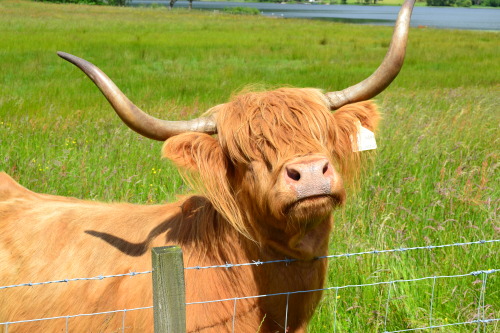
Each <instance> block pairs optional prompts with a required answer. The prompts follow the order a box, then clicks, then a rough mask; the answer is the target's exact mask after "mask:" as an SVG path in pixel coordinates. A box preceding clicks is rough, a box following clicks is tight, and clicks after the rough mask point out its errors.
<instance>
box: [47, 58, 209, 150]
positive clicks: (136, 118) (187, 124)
mask: <svg viewBox="0 0 500 333" xmlns="http://www.w3.org/2000/svg"><path fill="white" fill-rule="evenodd" d="M57 55H59V56H60V57H61V58H63V59H65V60H67V61H69V62H70V63H72V64H73V65H75V66H77V67H78V68H80V69H81V70H82V71H83V72H84V73H85V74H87V76H88V77H89V78H90V79H91V80H92V81H93V82H94V83H95V85H96V86H97V87H98V88H99V89H100V90H101V92H102V93H103V94H104V96H105V97H106V99H107V100H108V101H109V103H110V104H111V106H112V107H113V109H115V111H116V113H117V114H118V116H120V118H121V119H122V120H123V122H124V123H125V124H127V126H128V127H130V128H131V129H133V130H134V131H136V132H137V133H139V134H141V135H143V136H145V137H147V138H150V139H154V140H158V141H165V140H166V139H168V138H169V137H171V136H174V135H177V134H180V133H184V132H202V133H207V134H215V133H216V132H217V127H216V122H215V119H214V118H213V117H208V118H196V119H193V120H189V121H168V120H162V119H157V118H155V117H152V116H150V115H148V114H146V113H145V112H144V111H142V110H141V109H139V108H138V107H137V106H135V105H134V103H132V102H131V101H130V100H129V99H128V98H127V96H125V94H124V93H123V92H121V90H120V89H119V88H118V87H117V86H116V85H115V84H114V83H113V81H111V79H110V78H109V77H108V76H107V75H106V74H104V72H103V71H101V70H100V69H99V68H97V67H96V66H95V65H93V64H91V63H90V62H88V61H86V60H83V59H81V58H78V57H76V56H74V55H72V54H69V53H65V52H57Z"/></svg>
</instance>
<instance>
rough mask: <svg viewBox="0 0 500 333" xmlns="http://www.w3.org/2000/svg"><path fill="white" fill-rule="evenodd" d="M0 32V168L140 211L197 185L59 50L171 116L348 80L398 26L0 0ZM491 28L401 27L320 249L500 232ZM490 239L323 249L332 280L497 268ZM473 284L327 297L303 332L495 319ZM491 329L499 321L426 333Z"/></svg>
mask: <svg viewBox="0 0 500 333" xmlns="http://www.w3.org/2000/svg"><path fill="white" fill-rule="evenodd" d="M0 31H1V37H0V66H1V74H0V171H1V170H3V171H5V172H7V173H8V174H10V175H11V176H12V177H14V178H15V179H16V180H17V181H19V182H20V183H21V184H23V185H24V186H26V187H28V188H29V189H31V190H33V191H36V192H43V193H50V194H58V195H63V196H73V197H78V198H82V199H89V200H100V201H127V202H134V203H145V204H146V203H147V204H157V203H162V202H165V201H173V200H175V199H176V197H177V196H178V195H182V194H187V193H190V189H189V187H188V186H187V185H186V184H185V183H184V182H183V180H182V179H181V178H180V176H179V174H178V172H177V170H176V169H175V168H174V167H173V165H172V164H171V163H170V162H169V161H167V160H162V159H161V158H160V149H161V145H162V144H161V142H153V141H150V140H147V139H145V138H142V137H140V136H139V135H137V134H136V133H134V132H132V131H130V130H129V129H128V128H127V127H126V126H125V125H123V124H122V123H121V121H120V120H119V119H118V117H117V116H116V115H115V114H114V112H113V111H112V109H111V108H110V106H109V105H108V104H107V102H106V101H105V99H104V98H103V97H102V96H101V94H100V92H99V91H98V90H97V89H96V88H95V86H93V84H92V83H91V82H90V80H89V79H88V78H87V77H85V76H84V74H82V73H81V72H79V71H78V70H77V69H76V68H75V67H73V66H72V65H70V64H68V63H67V62H65V61H63V60H62V59H60V58H58V57H57V56H56V51H65V52H68V53H72V54H75V55H77V56H80V57H83V58H85V59H87V60H89V61H91V62H93V63H95V64H96V65H98V66H99V67H100V68H101V69H103V70H104V71H105V72H106V73H107V74H108V75H109V76H110V77H111V78H112V79H113V80H114V81H115V83H117V85H118V86H119V87H120V88H121V89H122V90H123V91H124V92H125V93H126V94H127V95H128V96H129V98H131V99H132V100H133V101H135V103H136V104H138V105H139V106H140V107H141V108H143V109H144V110H147V111H148V112H149V113H150V114H152V115H155V116H157V117H161V118H165V119H166V118H168V119H172V120H177V119H186V118H192V117H195V116H198V115H200V114H201V113H203V112H204V111H205V110H207V109H208V108H210V107H211V106H214V105H216V104H220V103H223V102H225V101H227V100H228V99H229V98H230V97H231V95H233V94H235V93H237V92H238V91H240V90H242V89H249V87H250V88H255V89H262V88H273V87H279V86H296V87H318V88H322V89H325V90H326V91H333V90H339V89H342V88H345V87H347V86H349V85H352V84H354V83H356V82H359V81H360V80H362V79H364V78H365V77H367V76H368V75H370V74H371V73H372V71H373V70H374V69H375V68H376V67H377V66H378V64H379V63H380V61H381V60H382V59H383V57H384V55H385V52H386V50H387V47H388V45H389V41H390V38H391V34H392V28H390V27H380V26H358V25H350V24H339V23H331V22H323V21H321V22H319V21H310V20H284V19H271V18H265V17H260V16H233V15H228V14H224V13H209V12H198V11H195V10H193V11H187V10H182V9H174V10H173V11H168V10H166V9H163V8H156V9H148V8H114V7H97V6H95V7H94V6H83V5H56V4H47V3H36V2H28V1H23V0H5V1H2V2H0ZM498 38H499V34H498V32H481V31H451V30H434V29H411V31H410V37H409V45H408V51H407V58H406V62H405V65H404V67H403V69H402V71H401V73H400V75H399V76H398V78H397V79H396V80H395V81H394V83H393V84H392V85H391V86H390V87H389V88H388V89H387V90H386V91H385V92H383V93H382V94H381V95H379V96H378V97H377V98H376V102H377V103H378V105H379V107H380V109H381V111H382V112H383V115H384V119H383V122H382V124H381V128H380V131H379V132H378V133H377V140H378V146H379V148H378V149H377V151H376V154H375V155H374V156H373V157H374V159H373V162H369V163H368V164H369V165H368V167H367V171H366V173H365V174H364V175H363V177H362V180H361V184H360V185H359V188H357V189H351V190H350V195H349V202H348V204H347V205H346V207H345V208H344V209H342V210H340V211H337V212H335V213H334V215H335V228H334V230H333V233H332V236H331V250H330V253H331V254H342V253H350V252H359V251H369V250H382V249H394V248H401V247H412V246H427V245H441V244H451V243H457V242H470V241H478V240H483V239H484V240H490V239H499V238H500V237H499V233H500V223H499V221H500V219H499V208H500V205H499V203H500V201H499V198H500V196H499V195H500V185H499V184H500V182H499V181H500V177H499V167H500V163H499V155H500V150H499V147H500V137H499V134H498V133H499V132H498V129H499V124H500V112H499V110H498V108H499V105H500V76H499V73H500V63H499V62H498V54H500V44H499V43H498ZM499 249H500V248H499V243H488V244H482V245H469V246H463V247H450V248H443V249H433V250H419V251H407V252H396V253H391V254H369V255H363V256H353V257H342V258H332V259H328V260H329V264H330V266H329V276H328V283H327V286H345V285H355V284H368V283H375V282H381V281H393V280H398V279H414V278H420V277H432V276H443V275H458V274H467V273H470V272H473V271H478V270H487V269H499V268H500V260H499ZM256 259H258V258H256ZM61 278H64V277H61ZM481 279H482V278H481V277H477V276H467V277H463V278H444V279H439V280H432V279H430V280H423V281H416V282H408V283H398V284H395V285H392V286H391V285H378V286H373V287H362V288H361V287H352V288H345V289H339V290H338V292H336V291H332V292H327V293H325V297H324V300H323V301H322V303H321V305H320V308H319V309H318V311H317V313H316V315H315V317H314V320H313V321H312V323H311V325H310V331H311V332H333V331H336V332H382V331H395V330H403V329H408V328H414V327H423V326H427V325H429V322H430V320H431V318H430V317H432V323H433V324H434V325H444V324H447V323H459V322H466V321H471V320H475V319H478V318H479V317H478V316H479V315H481V316H483V315H484V318H486V319H498V318H500V277H499V276H498V273H496V274H489V275H488V279H487V284H486V286H487V293H486V297H485V299H484V307H483V308H482V309H481V314H480V313H479V312H478V302H480V301H482V300H480V299H479V298H480V294H481V288H482V286H483V285H484V283H482V280H481ZM19 282H20V283H21V282H26V281H19ZM389 288H391V289H390V290H389ZM388 300H389V301H388ZM431 301H432V302H431ZM431 303H432V312H431V310H430V306H431ZM499 329H500V322H499V321H498V320H496V321H493V322H490V323H489V324H487V325H484V326H482V325H477V324H475V325H453V326H447V327H445V328H442V329H433V330H432V332H471V331H485V332H494V331H498V330H499Z"/></svg>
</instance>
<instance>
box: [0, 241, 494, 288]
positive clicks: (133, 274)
mask: <svg viewBox="0 0 500 333" xmlns="http://www.w3.org/2000/svg"><path fill="white" fill-rule="evenodd" d="M496 242H500V239H492V240H479V241H473V242H462V243H452V244H444V245H428V246H415V247H408V248H398V249H390V250H371V251H363V252H355V253H343V254H332V255H327V256H322V257H317V258H315V259H327V258H342V257H353V256H359V255H366V254H383V253H394V252H405V251H412V250H433V249H440V248H446V247H453V246H466V245H474V244H488V243H496ZM295 261H298V260H297V259H290V258H285V259H278V260H270V261H261V260H254V261H252V262H248V263H241V264H231V263H225V264H222V265H212V266H193V267H185V268H184V269H186V270H188V269H189V270H191V269H196V270H199V269H209V268H226V269H228V268H233V267H242V266H259V265H265V264H273V263H286V264H289V263H292V262H295ZM152 272H153V271H143V272H129V273H124V274H113V275H99V276H94V277H88V278H73V279H60V280H53V281H45V282H27V283H20V284H13V285H9V286H0V290H2V289H8V288H15V287H33V286H39V285H46V284H51V283H68V282H73V281H88V280H103V279H108V278H114V277H124V276H136V275H142V274H151V273H152Z"/></svg>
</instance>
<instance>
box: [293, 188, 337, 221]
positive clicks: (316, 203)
mask: <svg viewBox="0 0 500 333" xmlns="http://www.w3.org/2000/svg"><path fill="white" fill-rule="evenodd" d="M343 202H344V196H343V195H342V194H335V193H332V194H320V195H311V196H308V197H305V198H300V199H297V200H296V201H294V202H292V203H290V204H289V205H288V206H287V207H286V208H285V214H286V215H287V216H290V215H302V216H310V217H311V216H318V217H320V216H321V217H322V216H325V215H329V214H330V213H331V211H332V210H333V208H335V207H337V206H340V205H342V203H343Z"/></svg>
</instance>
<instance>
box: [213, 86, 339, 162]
mask: <svg viewBox="0 0 500 333" xmlns="http://www.w3.org/2000/svg"><path fill="white" fill-rule="evenodd" d="M326 103H327V101H326V98H325V96H324V94H323V93H322V92H321V91H320V90H318V89H295V88H281V89H277V90H274V91H265V92H250V93H246V94H243V95H238V96H236V97H234V98H233V100H232V101H231V102H229V103H227V104H225V105H222V106H220V107H221V108H223V110H221V109H219V110H214V111H218V115H217V127H218V132H219V133H220V134H219V142H220V143H221V145H222V147H223V149H224V151H227V153H228V155H229V156H230V158H231V159H232V161H233V163H235V164H239V163H243V164H246V163H249V162H250V161H253V160H264V161H265V162H266V163H268V164H270V165H273V166H276V165H277V164H280V163H281V162H282V160H283V159H285V158H288V157H290V155H292V154H293V155H300V154H308V153H312V152H321V153H327V152H326V151H324V150H325V148H326V145H327V143H328V142H329V141H331V140H332V139H333V137H332V133H331V131H329V130H328V129H331V128H333V127H334V126H333V119H332V117H331V113H330V111H329V110H328V107H327V104H326ZM290 111H291V112H290ZM325 129H326V130H325Z"/></svg>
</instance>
